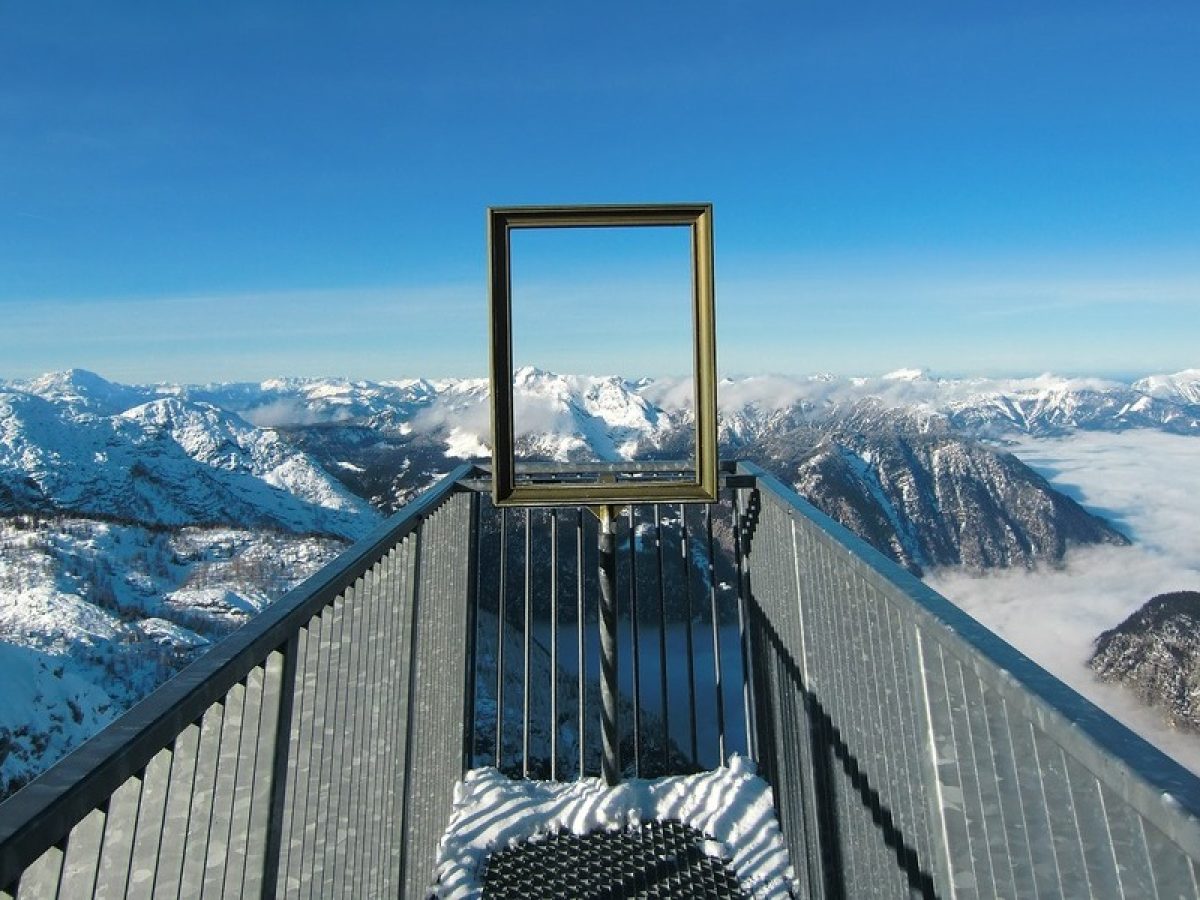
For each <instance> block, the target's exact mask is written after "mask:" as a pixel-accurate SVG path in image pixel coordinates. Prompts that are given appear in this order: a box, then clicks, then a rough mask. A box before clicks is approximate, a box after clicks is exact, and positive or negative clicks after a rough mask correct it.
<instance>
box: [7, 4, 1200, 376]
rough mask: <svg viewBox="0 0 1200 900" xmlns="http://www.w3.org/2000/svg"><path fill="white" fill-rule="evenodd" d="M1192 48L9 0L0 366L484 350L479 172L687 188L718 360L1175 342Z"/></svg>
mask: <svg viewBox="0 0 1200 900" xmlns="http://www.w3.org/2000/svg"><path fill="white" fill-rule="evenodd" d="M1198 48H1200V5H1197V3H1196V2H1195V0H1187V2H1178V3H1176V2H1169V0H1155V2H1153V3H1141V2H1124V3H1109V2H1082V3H1073V2H1062V0H1055V2H1052V3H1051V2H1043V0H1039V2H1034V3H1023V2H1015V3H982V2H980V3H963V2H953V3H944V4H930V3H893V2H888V3H870V4H863V3H831V2H795V0H789V2H779V3H768V2H754V0H738V2H720V3H711V2H693V3H686V4H684V3H628V4H626V3H620V2H606V3H602V4H601V3H596V4H575V3H563V2H559V0H554V2H546V3H537V2H520V3H492V2H469V0H458V2H453V3H430V4H415V3H403V4H398V3H392V4H387V5H383V4H378V5H376V4H359V3H344V4H332V3H321V4H305V3H299V2H297V3H286V4H283V3H280V4H271V3H259V2H255V3H221V2H217V3H205V4H199V3H171V4H155V5H152V4H141V3H137V4H134V3H122V2H113V3H104V4H96V3H79V4H69V3H58V2H46V3H39V2H33V0H27V2H26V0H17V2H10V3H4V4H0V378H13V377H24V376H28V375H32V374H36V373H40V372H43V371H47V370H50V369H61V368H66V367H69V366H82V367H85V368H91V369H94V370H96V371H99V372H100V373H101V374H102V375H105V376H106V377H109V378H113V379H116V380H126V381H130V380H140V381H154V380H183V381H207V380H214V379H222V380H223V379H241V378H246V379H257V378H262V377H268V376H272V375H280V374H301V375H320V374H338V375H346V376H350V377H359V378H372V379H378V378H388V377H399V376H412V375H427V376H443V375H470V374H483V373H484V371H485V366H486V346H487V336H486V322H487V312H486V282H485V258H484V226H483V223H484V209H485V208H486V207H487V206H488V205H492V204H523V203H530V204H543V203H569V202H601V203H616V202H670V201H694V200H705V201H711V202H712V203H713V204H714V207H715V223H716V263H717V303H718V316H719V334H718V340H719V357H720V360H721V368H722V369H723V370H725V371H726V372H729V373H751V372H762V371H777V372H795V373H806V372H812V371H834V372H840V373H844V374H873V373H881V372H885V371H888V370H889V369H892V368H897V367H899V366H927V367H930V368H932V369H933V370H934V371H935V372H942V373H946V374H955V373H980V374H1001V373H1013V374H1018V373H1031V372H1041V371H1046V370H1054V371H1058V372H1064V373H1078V372H1093V373H1110V374H1111V373H1143V372H1147V371H1173V370H1177V369H1180V368H1184V367H1187V366H1200V100H1198V99H1197V98H1198V97H1200V87H1198V86H1200V50H1198ZM647 266H648V268H647V269H646V270H645V271H642V270H640V269H639V270H638V271H637V272H635V273H634V274H635V275H636V276H637V277H638V278H640V279H641V280H642V281H643V282H652V281H653V278H654V277H655V273H656V272H657V271H658V270H657V269H655V268H654V267H653V266H651V265H650V264H647ZM634 268H635V269H637V265H635V266H634ZM584 270H586V266H585V267H584ZM534 287H538V288H539V290H543V291H544V290H549V287H548V286H547V285H540V286H535V285H532V283H531V288H530V296H533V297H537V296H540V295H539V294H538V291H537V290H534ZM641 307H642V308H641V315H642V316H643V317H644V318H643V319H641V320H640V321H641V324H642V325H645V326H648V327H647V328H646V329H645V330H646V331H647V332H649V333H653V332H654V330H655V328H660V327H661V326H662V322H663V321H664V320H660V319H659V318H658V317H657V313H656V312H655V303H654V302H653V301H652V300H650V299H647V300H646V302H645V303H643V304H642V305H641ZM631 319H633V320H634V323H636V322H637V321H638V316H634V315H629V314H620V315H613V316H609V317H608V318H607V319H606V320H605V321H606V322H607V323H608V325H609V326H611V325H613V323H616V324H619V325H622V326H625V325H628V324H634V323H631V322H630V320H631ZM529 321H530V322H532V324H533V325H534V326H542V327H543V331H540V332H538V331H535V333H534V334H533V336H532V337H529V338H527V340H528V341H529V343H528V346H529V347H530V352H531V354H532V355H533V356H535V357H537V356H539V354H541V355H544V356H546V357H547V358H549V357H551V356H553V355H554V354H552V353H551V352H550V351H551V349H553V350H554V351H555V352H556V353H558V352H560V351H561V349H562V346H563V344H564V343H565V342H566V341H565V336H564V335H561V334H558V332H557V331H556V328H557V327H558V325H557V324H556V323H555V320H554V319H553V318H552V317H539V316H536V315H531V316H530V318H529ZM616 333H617V332H616V331H614V332H613V334H616ZM539 341H544V347H545V348H546V350H545V353H542V352H541V351H540V350H539V344H538V342H539ZM622 345H623V342H622V341H621V340H619V339H615V340H614V341H613V343H612V346H613V347H614V348H616V349H614V351H613V353H612V355H611V360H612V365H611V367H610V368H611V369H612V370H613V371H621V372H623V373H624V374H639V373H646V374H657V373H658V370H659V369H660V368H661V366H660V365H659V364H658V363H657V361H656V360H655V359H653V358H648V357H649V356H650V353H651V351H650V350H648V349H647V348H648V346H650V344H649V342H647V341H640V342H639V341H631V342H630V343H629V345H628V347H624V348H623V347H622ZM539 358H540V357H539ZM581 359H582V357H581ZM555 365H556V367H559V368H562V366H558V364H557V363H556V364H555ZM581 368H587V369H594V366H592V365H590V364H589V365H586V366H581Z"/></svg>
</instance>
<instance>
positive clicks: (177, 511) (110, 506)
mask: <svg viewBox="0 0 1200 900" xmlns="http://www.w3.org/2000/svg"><path fill="white" fill-rule="evenodd" d="M114 393H116V392H114ZM119 395H120V394H119ZM110 396H111V395H110ZM121 396H123V397H124V398H125V399H141V398H140V397H138V396H136V395H132V396H131V395H128V394H125V395H121ZM100 406H101V404H99V403H98V402H94V401H92V400H89V399H87V398H82V399H81V398H80V397H79V396H78V395H76V394H71V395H67V396H65V397H63V396H54V397H53V398H52V399H47V397H46V396H43V395H38V394H32V393H25V392H22V391H17V390H12V389H7V390H5V389H0V513H2V512H18V511H51V510H54V511H62V512H68V511H69V512H75V513H80V514H85V515H91V516H100V517H108V518H115V519H119V520H125V521H130V522H137V523H142V524H147V525H161V526H183V525H215V524H233V523H239V524H243V525H249V526H253V527H257V528H266V529H275V530H282V531H289V532H293V533H297V534H307V533H319V534H331V535H338V536H342V537H355V536H357V535H360V534H362V533H364V532H365V531H366V530H368V529H369V528H370V527H371V526H372V525H373V524H374V523H375V522H376V521H377V520H378V516H377V514H376V513H374V512H373V511H372V510H371V509H370V507H369V506H368V505H367V504H366V503H365V502H364V501H363V500H361V499H359V498H357V497H354V496H353V495H352V494H350V492H349V491H347V490H346V489H345V488H344V487H343V486H342V485H341V484H340V483H339V482H338V481H337V480H335V479H334V478H333V477H331V476H330V475H329V474H328V473H326V472H325V471H324V470H322V469H321V468H320V467H319V466H318V465H317V464H315V463H314V462H313V461H312V460H311V459H309V458H307V457H306V456H305V455H304V454H302V453H298V452H297V451H296V450H295V449H294V448H292V447H290V446H289V445H287V444H286V443H285V442H283V441H281V440H280V439H279V437H278V436H277V435H276V434H274V433H272V432H267V431H262V430H259V429H256V428H254V427H252V426H250V425H248V424H247V423H245V422H244V421H242V420H241V419H239V418H238V417H237V416H235V415H233V414H230V413H227V412H224V411H222V410H219V409H217V408H215V407H213V406H209V405H205V404H200V403H193V402H188V401H184V400H180V399H178V398H173V397H166V398H160V399H156V400H151V401H149V402H143V403H141V404H139V405H136V406H133V407H131V408H127V409H125V410H122V411H120V412H117V413H112V414H110V412H109V411H110V410H111V409H112V408H113V406H112V403H111V402H107V403H106V404H105V405H104V406H103V410H102V411H101V412H95V411H94V410H95V409H97V408H99V407H100Z"/></svg>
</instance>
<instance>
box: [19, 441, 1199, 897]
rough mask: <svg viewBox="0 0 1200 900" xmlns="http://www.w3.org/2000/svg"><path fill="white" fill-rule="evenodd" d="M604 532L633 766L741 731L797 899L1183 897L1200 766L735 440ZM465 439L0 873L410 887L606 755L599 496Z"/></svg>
mask: <svg viewBox="0 0 1200 900" xmlns="http://www.w3.org/2000/svg"><path fill="white" fill-rule="evenodd" d="M724 479H725V484H726V487H725V489H724V494H723V498H724V499H723V502H722V504H719V505H716V506H713V507H711V508H708V509H705V508H703V507H679V506H665V505H664V506H659V507H647V508H634V509H632V510H630V511H627V512H626V513H625V514H624V515H623V517H622V520H621V522H620V524H619V528H618V531H617V534H616V547H617V554H618V559H617V575H618V578H617V582H616V596H617V601H618V605H619V607H620V610H621V622H622V624H621V628H620V630H619V632H618V634H619V640H618V647H619V649H620V657H619V662H620V671H621V676H620V682H621V691H620V693H621V696H622V698H623V699H622V702H621V706H620V707H619V714H620V715H619V717H620V724H621V733H622V735H623V747H622V749H623V760H624V763H625V772H626V774H628V775H641V776H644V777H652V776H655V775H660V774H676V773H679V772H685V771H691V770H695V769H698V768H711V767H713V766H715V765H718V764H720V763H721V762H722V761H723V760H724V759H725V758H726V757H727V754H728V753H730V752H733V751H739V752H744V753H749V754H750V755H752V756H753V757H755V758H756V759H757V760H758V762H759V764H760V767H761V770H762V772H763V774H764V775H765V776H766V777H767V779H768V780H769V781H770V782H771V784H772V786H773V788H774V791H775V798H776V808H777V811H778V814H779V817H780V821H781V825H782V827H783V832H784V836H785V838H786V840H787V842H788V844H789V849H790V852H791V855H792V862H793V866H794V868H795V870H796V874H797V876H798V878H799V880H800V882H801V885H802V887H803V889H804V891H805V893H806V895H811V896H813V897H833V898H840V897H868V896H879V897H892V896H922V897H932V896H942V897H951V896H954V897H992V896H1009V897H1019V898H1025V897H1054V896H1096V897H1108V896H1112V897H1126V898H1130V897H1141V896H1146V897H1167V896H1171V897H1176V896H1185V897H1196V896H1200V890H1198V889H1197V876H1198V875H1200V863H1198V862H1197V861H1198V860H1200V781H1198V780H1197V779H1196V778H1195V777H1194V776H1192V775H1191V774H1190V773H1188V772H1187V771H1186V770H1183V769H1182V768H1180V767H1178V766H1176V765H1175V764H1174V763H1172V762H1170V761H1169V760H1168V759H1167V758H1166V757H1164V756H1162V755H1161V754H1159V753H1158V752H1157V751H1155V750H1153V749H1152V748H1150V747H1149V746H1148V745H1146V744H1145V743H1144V742H1142V741H1141V740H1140V739H1138V738H1137V737H1135V736H1134V735H1132V734H1131V733H1130V732H1128V731H1127V730H1126V729H1124V728H1123V727H1122V726H1120V725H1119V724H1117V723H1116V722H1114V721H1113V720H1111V719H1110V718H1108V717H1107V716H1106V715H1104V714H1103V713H1102V712H1100V711H1099V710H1097V709H1096V708H1095V707H1093V706H1092V705H1091V704H1089V703H1087V702H1086V701H1084V700H1082V699H1081V698H1080V697H1079V696H1078V695H1076V694H1075V693H1074V692H1073V691H1071V690H1070V689H1068V688H1067V687H1066V686H1064V685H1062V684H1061V683H1060V682H1058V681H1056V680H1055V679H1054V678H1052V677H1051V676H1049V675H1048V674H1046V673H1045V672H1044V671H1042V670H1041V669H1040V668H1038V667H1037V666H1035V665H1034V664H1033V663H1031V662H1030V661H1029V660H1028V659H1026V658H1025V657H1024V656H1022V655H1021V654H1019V653H1017V652H1016V651H1015V650H1013V649H1012V648H1011V647H1009V646H1007V645H1006V644H1004V643H1003V642H1002V641H1000V640H999V639H998V638H997V637H996V636H995V635H994V634H992V633H991V632H989V631H987V630H986V629H984V628H983V627H982V626H980V625H979V624H978V623H976V622H974V620H972V619H970V618H969V617H968V616H966V615H965V614H963V613H962V612H961V611H959V610H958V609H956V608H955V607H953V606H952V605H951V604H949V603H948V602H947V601H946V600H944V599H943V598H941V597H940V596H938V595H937V594H935V593H934V592H933V591H931V590H929V589H928V588H926V587H925V586H924V585H923V584H921V582H919V581H918V580H916V579H915V578H913V577H912V576H911V575H909V574H908V573H906V572H905V571H903V570H902V569H900V568H899V567H897V566H895V565H894V564H892V563H891V562H890V561H888V560H887V559H885V558H883V557H882V556H881V555H880V554H878V553H877V552H875V551H874V550H872V549H871V548H869V547H868V546H866V545H865V544H864V543H863V542H861V541H860V540H858V539H857V538H855V537H854V536H853V535H851V534H850V533H849V532H847V531H846V530H845V529H844V528H842V527H841V526H839V525H837V524H835V523H833V522H832V521H830V520H829V519H827V518H826V517H825V516H823V515H822V514H821V513H819V512H818V511H816V510H815V509H814V508H813V507H811V506H810V505H808V504H807V503H805V502H804V501H802V500H801V499H800V498H798V497H797V496H796V495H795V494H794V493H793V492H791V491H790V490H788V489H787V488H785V487H783V486H782V485H780V484H779V483H778V482H777V481H776V480H775V479H774V478H772V477H771V476H769V475H767V474H766V473H765V472H763V471H762V470H760V469H758V468H756V467H753V466H745V465H743V466H740V467H738V469H737V471H733V470H731V469H727V471H726V472H725V475H724ZM485 484H486V478H485V473H484V472H483V471H482V470H479V469H473V468H471V467H467V466H464V467H462V468H460V469H459V470H457V471H456V472H454V473H452V474H451V475H450V476H448V477H447V478H446V479H444V480H443V481H442V482H440V483H439V484H438V486H437V487H435V488H433V489H431V490H430V491H429V492H427V493H426V494H425V495H423V496H422V497H421V498H420V499H419V500H418V501H416V502H415V503H413V504H411V505H410V506H409V507H406V508H405V509H404V510H403V511H402V512H401V513H400V514H398V515H397V516H396V517H394V518H393V519H391V520H390V521H389V522H387V523H385V524H384V525H383V526H381V527H380V529H379V530H378V531H377V532H376V533H375V534H374V535H372V536H371V537H370V538H368V539H367V540H365V541H364V542H362V543H360V544H358V545H356V547H355V548H353V550H351V551H349V552H348V553H347V554H346V555H344V556H343V557H341V558H340V559H339V560H337V561H336V562H335V563H334V564H333V565H331V566H330V567H328V568H326V569H325V570H323V571H322V572H320V573H318V574H317V575H316V576H314V577H313V578H312V579H309V581H307V582H305V584H303V585H301V586H300V587H299V588H297V589H296V590H295V591H293V592H291V593H290V594H289V595H287V596H286V597H285V598H283V599H282V600H280V601H279V602H278V603H276V604H275V605H274V606H272V607H270V608H269V609H268V610H267V611H266V612H264V613H263V614H262V615H260V616H259V617H258V618H256V619H255V620H253V622H251V623H250V624H249V625H247V626H246V627H245V628H243V629H241V630H240V631H238V632H237V633H235V634H234V635H233V636H232V637H230V638H228V639H227V640H225V641H223V642H222V643H220V644H219V645H217V646H216V647H215V648H214V649H213V650H212V651H210V652H209V653H208V654H206V655H205V656H204V657H202V658H201V659H200V660H198V661H197V662H196V663H194V664H193V665H192V666H190V667H188V668H187V669H185V670H184V671H183V672H182V673H181V674H180V675H178V676H176V677H175V678H173V679H172V680H171V681H169V682H167V683H166V684H165V685H164V686H163V687H161V688H160V689H159V690H158V691H156V692H155V693H154V694H152V695H151V696H150V697H148V698H147V699H146V700H145V701H143V702H142V703H141V704H139V705H138V706H136V707H134V708H133V709H132V710H130V711H129V712H128V713H126V714H125V715H124V716H122V717H121V718H120V719H118V720H117V721H116V722H114V723H113V724H112V725H110V726H109V727H108V728H107V729H105V730H104V731H103V732H102V733H101V734H99V735H98V736H97V737H95V738H93V739H92V740H91V741H89V742H87V743H86V744H85V745H83V746H82V747H80V748H79V749H78V750H77V751H75V752H74V753H72V754H71V755H70V756H68V757H67V758H65V759H64V760H63V761H62V762H60V763H59V764H58V765H56V766H55V767H54V768H53V769H51V770H50V771H48V772H47V773H46V774H45V775H43V776H42V777H40V778H38V779H36V780H35V781H34V782H32V783H31V784H30V785H28V786H27V787H26V788H25V789H23V790H22V791H20V792H18V793H17V794H16V795H14V796H13V797H12V798H10V800H9V801H7V802H6V803H5V804H3V805H2V806H0V888H2V889H3V890H0V896H4V897H8V898H14V897H19V898H22V900H27V898H29V897H42V896H46V897H54V896H61V897H88V896H97V897H102V896H103V897H120V896H131V897H196V896H229V897H239V896H256V895H262V896H268V897H270V896H276V895H279V896H288V897H327V896H335V897H336V896H347V897H365V896H372V897H373V896H406V897H417V896H422V895H423V893H424V890H425V888H426V886H427V879H428V878H429V877H430V876H431V873H432V864H433V860H434V856H435V853H436V845H437V840H438V838H439V837H440V835H441V832H442V829H443V828H444V827H445V825H446V822H447V820H448V817H449V812H450V806H451V800H452V788H453V784H454V782H455V780H456V779H457V778H458V777H459V775H460V774H461V772H462V770H463V769H464V768H465V767H469V766H472V765H485V764H490V765H496V766H498V767H500V768H501V769H503V770H505V771H507V772H509V773H510V774H513V775H516V776H526V777H549V778H558V779H563V778H576V777H579V776H581V775H594V774H597V773H598V772H599V771H600V758H599V731H600V729H599V721H600V719H599V717H600V709H599V702H598V699H597V698H596V696H595V687H594V683H595V681H596V675H597V671H598V662H597V659H598V650H597V647H596V643H597V642H596V637H595V635H596V630H597V627H596V619H597V594H598V586H597V583H596V567H597V562H596V555H597V540H596V521H595V519H594V517H592V515H591V513H589V512H586V511H582V510H576V509H557V510H537V509H535V510H507V511H505V510H498V509H495V508H493V507H492V506H491V503H490V502H489V501H488V499H487V497H486V495H485V494H484V493H483V492H482V489H483V488H484V486H485Z"/></svg>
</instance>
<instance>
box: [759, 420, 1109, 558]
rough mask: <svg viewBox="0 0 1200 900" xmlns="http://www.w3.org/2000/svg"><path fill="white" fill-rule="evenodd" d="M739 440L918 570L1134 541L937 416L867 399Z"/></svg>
mask: <svg viewBox="0 0 1200 900" xmlns="http://www.w3.org/2000/svg"><path fill="white" fill-rule="evenodd" d="M739 449H740V450H741V452H742V453H744V454H745V455H747V456H749V457H750V458H753V459H756V460H757V461H759V462H760V463H761V464H762V465H763V466H764V467H765V468H767V469H769V470H771V471H774V472H775V473H776V474H778V475H779V476H780V477H781V478H783V479H784V480H785V481H789V482H791V483H792V484H793V485H794V486H795V488H796V490H797V491H798V492H799V493H800V494H801V495H802V496H804V497H805V498H807V499H808V500H809V501H810V502H812V503H813V504H814V505H815V506H817V507H818V508H819V509H820V510H821V511H822V512H824V513H825V514H826V515H828V516H830V517H832V518H834V519H836V520H837V521H839V522H841V523H842V524H843V525H845V526H846V527H847V528H849V529H850V530H851V531H854V532H855V533H856V534H858V535H859V536H860V537H862V538H863V539H864V540H866V541H867V542H868V543H870V544H872V545H874V546H875V547H876V548H878V549H879V550H881V551H882V552H884V553H886V554H887V555H888V556H890V557H891V558H892V559H894V560H895V561H897V562H899V563H900V564H901V565H903V566H905V567H907V568H908V569H910V570H911V571H913V572H915V573H918V574H919V573H920V572H921V571H922V570H923V569H924V568H925V567H927V566H944V565H963V566H967V567H969V568H971V569H975V570H977V571H983V570H985V569H990V568H998V567H999V568H1003V567H1011V566H1026V567H1032V566H1036V565H1040V564H1045V563H1049V564H1051V565H1053V564H1055V563H1058V562H1059V561H1061V560H1062V558H1063V555H1064V554H1065V553H1066V551H1067V550H1068V549H1070V548H1071V547H1073V546H1082V545H1086V544H1115V545H1124V544H1128V543H1129V539H1128V538H1126V537H1125V535H1123V534H1121V533H1120V532H1119V531H1117V530H1116V529H1115V528H1114V527H1112V525H1110V524H1109V523H1108V522H1107V521H1105V520H1104V519H1102V518H1100V517H1099V516H1096V515H1094V514H1092V513H1089V512H1088V511H1087V510H1085V509H1084V508H1083V507H1081V506H1080V505H1079V504H1078V503H1076V502H1075V501H1073V500H1071V499H1070V498H1069V497H1067V496H1066V495H1064V494H1062V493H1060V492H1059V491H1056V490H1055V489H1054V488H1053V487H1052V486H1051V485H1050V484H1049V483H1047V482H1046V480H1045V479H1044V478H1042V476H1041V475H1038V474H1037V473H1036V472H1034V471H1033V470H1032V469H1030V468H1029V467H1028V466H1026V465H1025V464H1024V463H1022V462H1021V461H1020V460H1019V459H1017V458H1016V457H1015V456H1013V455H1012V454H1009V453H1004V452H1000V451H997V450H994V449H992V448H991V447H988V446H986V445H984V444H982V443H981V442H979V441H977V440H974V439H972V438H970V437H965V436H963V435H960V434H957V433H955V432H954V431H953V430H951V428H950V427H948V424H947V422H946V421H945V419H944V418H943V417H941V416H939V415H928V414H922V413H911V412H907V411H897V410H892V409H887V408H885V407H883V406H882V405H880V404H878V403H874V402H870V401H863V402H860V403H857V404H855V405H854V406H853V407H851V408H849V409H847V410H843V411H840V412H839V413H837V414H835V415H830V416H825V417H822V418H820V419H816V420H814V421H813V422H811V423H807V424H804V425H800V426H798V427H793V428H790V429H787V430H783V431H778V432H771V433H768V434H765V435H763V436H760V437H759V438H758V439H757V440H755V441H754V442H752V443H748V444H746V445H744V446H743V447H742V448H739Z"/></svg>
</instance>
